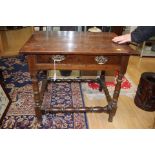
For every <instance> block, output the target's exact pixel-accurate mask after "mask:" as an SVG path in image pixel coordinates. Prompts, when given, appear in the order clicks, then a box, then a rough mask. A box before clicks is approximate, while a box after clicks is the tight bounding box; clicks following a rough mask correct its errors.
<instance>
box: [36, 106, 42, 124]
mask: <svg viewBox="0 0 155 155" xmlns="http://www.w3.org/2000/svg"><path fill="white" fill-rule="evenodd" d="M35 114H36V117H37V121H38V122H41V121H42V113H41V110H40V107H36V108H35Z"/></svg>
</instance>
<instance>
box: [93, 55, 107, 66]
mask: <svg viewBox="0 0 155 155" xmlns="http://www.w3.org/2000/svg"><path fill="white" fill-rule="evenodd" d="M95 61H96V62H97V63H98V64H99V65H103V64H105V63H106V62H107V61H108V58H107V57H104V56H96V57H95Z"/></svg>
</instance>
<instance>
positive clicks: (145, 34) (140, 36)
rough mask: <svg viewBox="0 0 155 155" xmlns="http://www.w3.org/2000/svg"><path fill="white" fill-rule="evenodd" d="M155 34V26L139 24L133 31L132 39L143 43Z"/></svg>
mask: <svg viewBox="0 0 155 155" xmlns="http://www.w3.org/2000/svg"><path fill="white" fill-rule="evenodd" d="M153 36H155V26H139V27H137V28H136V29H135V30H134V31H133V32H131V41H132V42H136V43H141V42H143V41H146V40H148V39H149V38H150V37H153Z"/></svg>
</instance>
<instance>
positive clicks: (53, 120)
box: [0, 56, 88, 129]
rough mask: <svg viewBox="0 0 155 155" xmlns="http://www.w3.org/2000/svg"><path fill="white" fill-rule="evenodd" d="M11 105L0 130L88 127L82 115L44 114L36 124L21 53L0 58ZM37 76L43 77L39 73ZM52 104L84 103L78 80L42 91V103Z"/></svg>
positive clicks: (60, 105) (26, 67) (64, 105)
mask: <svg viewBox="0 0 155 155" xmlns="http://www.w3.org/2000/svg"><path fill="white" fill-rule="evenodd" d="M0 66H1V68H2V70H3V76H4V79H5V83H6V84H7V85H6V87H7V91H8V93H9V95H10V96H11V99H12V103H11V106H10V108H9V110H8V112H7V114H6V116H5V118H4V120H3V122H2V126H1V128H2V129H36V128H37V129H50V128H53V129H72V128H75V129H85V128H88V124H87V118H86V114H82V113H75V114H71V113H66V114H64V113H57V114H46V115H43V117H42V123H41V124H40V123H37V121H36V117H35V113H34V100H33V93H32V85H31V79H30V75H29V73H28V66H27V62H26V59H25V57H24V56H19V57H12V58H5V59H0ZM38 78H39V79H40V84H41V80H42V79H43V78H44V75H43V74H39V76H38ZM50 104H52V106H55V107H62V106H63V107H69V106H75V107H78V106H84V102H83V95H82V91H81V85H80V84H79V83H51V84H49V85H48V91H47V92H45V94H44V100H43V105H44V106H46V107H47V106H49V105H50Z"/></svg>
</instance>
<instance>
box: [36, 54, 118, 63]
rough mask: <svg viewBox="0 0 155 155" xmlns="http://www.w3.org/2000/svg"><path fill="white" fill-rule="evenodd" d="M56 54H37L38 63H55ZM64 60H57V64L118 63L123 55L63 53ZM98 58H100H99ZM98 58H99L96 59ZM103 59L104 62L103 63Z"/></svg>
mask: <svg viewBox="0 0 155 155" xmlns="http://www.w3.org/2000/svg"><path fill="white" fill-rule="evenodd" d="M53 56H54V55H37V56H36V57H37V63H46V64H47V63H50V64H54V61H53V59H52V57H53ZM63 56H64V58H65V59H64V60H62V61H60V62H57V64H73V65H81V64H83V65H98V64H100V65H101V64H103V65H104V64H106V65H108V64H110V65H118V64H120V62H121V56H108V55H106V56H102V57H100V56H97V55H63ZM97 58H98V59H97ZM96 59H97V60H96ZM101 59H102V60H103V61H102V60H101ZM98 60H101V61H102V62H103V63H101V62H100V61H98Z"/></svg>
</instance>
